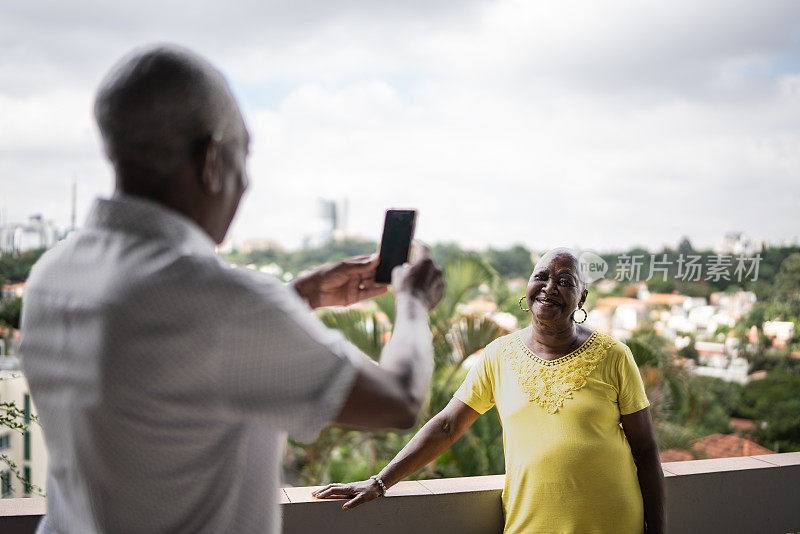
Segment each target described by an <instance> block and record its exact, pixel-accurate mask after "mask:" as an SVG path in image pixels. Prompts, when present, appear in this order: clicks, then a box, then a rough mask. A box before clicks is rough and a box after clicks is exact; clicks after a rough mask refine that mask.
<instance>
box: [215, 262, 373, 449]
mask: <svg viewBox="0 0 800 534" xmlns="http://www.w3.org/2000/svg"><path fill="white" fill-rule="evenodd" d="M254 274H260V273H254ZM261 277H264V278H266V275H261ZM250 289H252V291H253V293H254V294H251V295H248V297H247V298H246V299H245V300H246V304H245V305H244V306H243V307H242V309H241V310H240V311H239V312H237V313H236V315H235V316H234V317H230V318H228V319H227V320H226V321H225V329H224V333H223V335H222V338H223V340H224V341H223V343H222V350H223V358H222V360H223V362H222V370H221V373H220V392H221V395H222V397H223V399H224V401H225V402H227V403H228V404H229V405H230V406H231V407H233V408H234V409H237V410H239V411H243V412H245V413H248V414H251V415H253V416H255V417H260V418H263V419H265V420H266V421H267V422H268V423H269V424H270V425H272V426H275V427H277V428H279V429H282V430H285V431H286V432H287V433H288V434H289V436H291V437H292V438H293V439H296V440H298V441H308V440H311V439H313V438H314V437H315V436H316V435H317V433H318V432H319V431H320V429H321V428H322V427H323V426H324V425H325V424H328V423H330V422H331V421H332V420H333V419H334V418H335V417H336V415H337V414H338V413H339V411H340V410H341V408H342V406H343V404H344V401H345V400H346V399H347V397H348V395H349V393H350V391H351V389H352V387H353V382H354V381H355V377H356V374H357V367H356V366H355V365H354V359H355V358H359V357H363V355H361V354H360V352H359V351H358V349H356V348H355V347H354V346H353V345H351V344H350V343H349V342H348V341H347V340H346V339H345V338H344V337H343V336H342V335H341V333H340V332H338V331H335V330H330V329H327V328H326V327H325V326H324V325H322V323H320V322H319V320H317V319H316V318H315V317H314V316H313V315H312V314H311V310H310V309H309V307H308V306H307V305H306V304H305V302H304V301H302V300H301V299H300V297H298V296H297V294H296V293H295V292H294V291H293V290H291V289H290V288H288V287H286V286H285V285H284V284H283V283H281V282H279V281H277V280H272V279H270V280H259V281H258V283H257V284H256V285H255V287H252V288H250ZM254 296H255V298H254Z"/></svg>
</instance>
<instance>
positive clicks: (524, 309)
mask: <svg viewBox="0 0 800 534" xmlns="http://www.w3.org/2000/svg"><path fill="white" fill-rule="evenodd" d="M523 300H525V297H524V296H522V297H520V299H519V309H520V310H522V311H524V312H529V311H531V309H530V308H523V307H522V301H523Z"/></svg>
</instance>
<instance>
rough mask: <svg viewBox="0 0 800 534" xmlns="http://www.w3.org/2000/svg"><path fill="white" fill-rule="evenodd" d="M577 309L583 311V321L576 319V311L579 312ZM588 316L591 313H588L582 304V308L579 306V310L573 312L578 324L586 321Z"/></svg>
mask: <svg viewBox="0 0 800 534" xmlns="http://www.w3.org/2000/svg"><path fill="white" fill-rule="evenodd" d="M577 311H582V312H583V320H582V321H575V312H577ZM588 318H589V314H588V313H586V310H584V309H583V306H581V307H580V308H578V309H577V310H575V311H574V312H572V320H573V321H575V323H577V324H582V323H585V322H586V319H588Z"/></svg>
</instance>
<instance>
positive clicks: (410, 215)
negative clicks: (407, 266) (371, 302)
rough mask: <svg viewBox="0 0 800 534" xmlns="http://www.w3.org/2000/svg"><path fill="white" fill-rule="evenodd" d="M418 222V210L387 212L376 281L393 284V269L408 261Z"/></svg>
mask: <svg viewBox="0 0 800 534" xmlns="http://www.w3.org/2000/svg"><path fill="white" fill-rule="evenodd" d="M416 222H417V210H386V218H385V219H384V221H383V237H381V248H380V252H379V253H378V258H379V261H378V268H377V270H376V271H375V281H376V282H378V283H379V284H389V283H391V282H392V269H394V268H395V267H397V266H398V265H402V264H404V263H405V262H407V261H408V254H409V251H410V250H411V240H412V239H413V238H414V226H415V224H416Z"/></svg>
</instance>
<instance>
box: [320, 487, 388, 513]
mask: <svg viewBox="0 0 800 534" xmlns="http://www.w3.org/2000/svg"><path fill="white" fill-rule="evenodd" d="M380 495H381V488H380V485H379V484H378V483H377V482H376V481H375V480H374V479H369V480H362V481H361V482H353V483H351V484H328V485H327V486H325V487H324V488H321V489H318V490H317V491H314V492H312V493H311V496H312V497H315V498H317V499H341V498H346V497H353V498H352V499H350V500H349V501H347V502H346V503H344V504H343V505H342V510H345V511H347V510H350V509H351V508H355V507H356V506H358V505H359V504H364V503H365V502H369V501H371V500H373V499H376V498H378V497H380Z"/></svg>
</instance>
